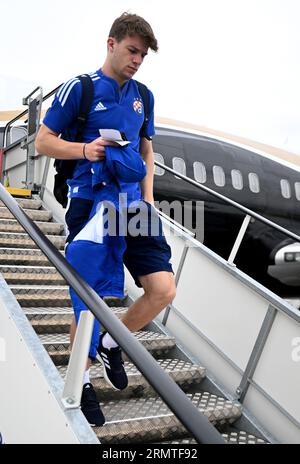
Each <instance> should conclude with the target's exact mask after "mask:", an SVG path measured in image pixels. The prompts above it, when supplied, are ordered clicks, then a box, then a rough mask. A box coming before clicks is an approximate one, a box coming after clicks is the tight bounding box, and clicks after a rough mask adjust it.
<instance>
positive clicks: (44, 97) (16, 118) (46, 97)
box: [3, 85, 60, 151]
mask: <svg viewBox="0 0 300 464" xmlns="http://www.w3.org/2000/svg"><path fill="white" fill-rule="evenodd" d="M39 88H40V87H37V88H36V89H34V90H33V91H32V92H30V94H29V95H28V96H27V97H26V98H28V97H30V96H31V95H33V94H34V93H35V92H36V91H37V90H38V89H39ZM59 88H60V85H59V86H57V87H55V89H53V90H51V91H50V92H49V93H47V94H46V95H44V96H43V98H42V101H43V102H44V101H45V100H47V99H48V98H50V97H52V95H54V94H55V93H56V92H57V90H58V89H59ZM28 112H29V108H27V109H26V110H24V111H22V113H19V114H17V116H15V117H14V118H12V119H11V120H10V121H8V123H7V124H6V125H5V127H4V135H3V150H4V151H5V149H6V148H7V137H8V131H9V129H10V126H11V125H12V124H13V123H14V122H16V121H18V120H19V119H21V118H23V117H24V116H26V115H27V114H28ZM21 140H22V139H20V143H21Z"/></svg>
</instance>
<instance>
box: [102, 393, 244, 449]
mask: <svg viewBox="0 0 300 464" xmlns="http://www.w3.org/2000/svg"><path fill="white" fill-rule="evenodd" d="M187 396H188V398H190V400H191V401H192V402H193V403H194V405H195V406H196V407H197V408H198V409H199V410H200V411H201V412H202V413H203V414H204V415H205V416H206V417H207V418H208V419H209V421H210V422H212V423H213V424H225V423H232V422H234V421H235V420H236V419H237V418H238V417H240V415H241V409H242V408H241V405H240V404H239V403H234V402H231V401H227V400H225V399H224V398H221V397H218V396H216V395H212V394H210V393H208V392H201V393H200V392H199V393H194V394H190V393H188V394H187ZM101 409H102V411H103V414H104V416H105V418H106V424H105V425H104V426H103V427H97V428H95V429H94V431H95V432H96V434H97V436H98V438H99V439H100V441H101V443H103V444H105V443H108V444H111V443H138V442H152V441H156V440H164V439H166V440H168V439H169V440H172V438H173V437H174V438H175V437H176V438H178V437H181V436H186V435H187V431H186V430H185V428H184V427H183V426H182V424H180V423H179V421H178V420H177V418H176V417H175V416H174V414H173V413H172V412H171V411H170V410H169V408H168V407H167V406H166V405H165V404H164V402H163V401H162V400H161V399H160V398H158V397H152V398H139V399H129V400H121V401H108V402H104V403H101Z"/></svg>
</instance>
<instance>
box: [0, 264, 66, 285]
mask: <svg viewBox="0 0 300 464" xmlns="http://www.w3.org/2000/svg"><path fill="white" fill-rule="evenodd" d="M0 273H1V274H2V275H3V277H4V279H5V280H6V282H7V283H8V284H12V285H13V284H14V285H18V284H19V285H29V284H31V285H47V284H49V285H66V282H65V280H64V278H63V277H62V276H61V275H60V274H59V273H58V272H57V270H56V269H55V268H54V267H50V266H22V265H20V266H13V265H11V266H7V265H5V264H1V265H0Z"/></svg>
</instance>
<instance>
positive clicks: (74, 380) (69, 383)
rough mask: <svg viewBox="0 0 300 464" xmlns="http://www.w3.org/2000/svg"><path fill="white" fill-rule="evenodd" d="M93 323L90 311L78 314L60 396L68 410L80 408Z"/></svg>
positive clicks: (93, 319)
mask: <svg viewBox="0 0 300 464" xmlns="http://www.w3.org/2000/svg"><path fill="white" fill-rule="evenodd" d="M94 321H95V318H94V316H93V314H92V313H91V312H90V311H82V312H81V313H80V317H79V323H78V327H77V329H76V335H75V339H74V343H73V347H72V351H71V355H70V360H69V364H68V369H67V374H66V378H65V386H64V390H63V394H62V402H63V404H64V406H65V407H66V408H68V409H70V408H78V407H79V406H80V400H81V394H82V381H83V375H84V371H85V370H86V362H87V359H88V354H89V348H90V343H91V338H92V331H93V326H94Z"/></svg>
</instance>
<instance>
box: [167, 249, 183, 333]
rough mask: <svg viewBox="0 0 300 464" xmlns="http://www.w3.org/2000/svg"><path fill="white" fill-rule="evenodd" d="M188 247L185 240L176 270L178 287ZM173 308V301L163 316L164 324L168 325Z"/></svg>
mask: <svg viewBox="0 0 300 464" xmlns="http://www.w3.org/2000/svg"><path fill="white" fill-rule="evenodd" d="M188 249H189V245H188V243H187V241H185V242H184V247H183V250H182V254H181V258H180V261H179V265H178V269H177V272H176V275H175V285H176V287H177V285H178V282H179V279H180V276H181V272H182V269H183V266H184V263H185V259H186V255H187V252H188ZM171 309H172V303H170V304H168V306H167V307H166V310H165V314H164V317H163V320H162V325H166V323H167V321H168V317H169V314H170V311H171Z"/></svg>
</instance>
